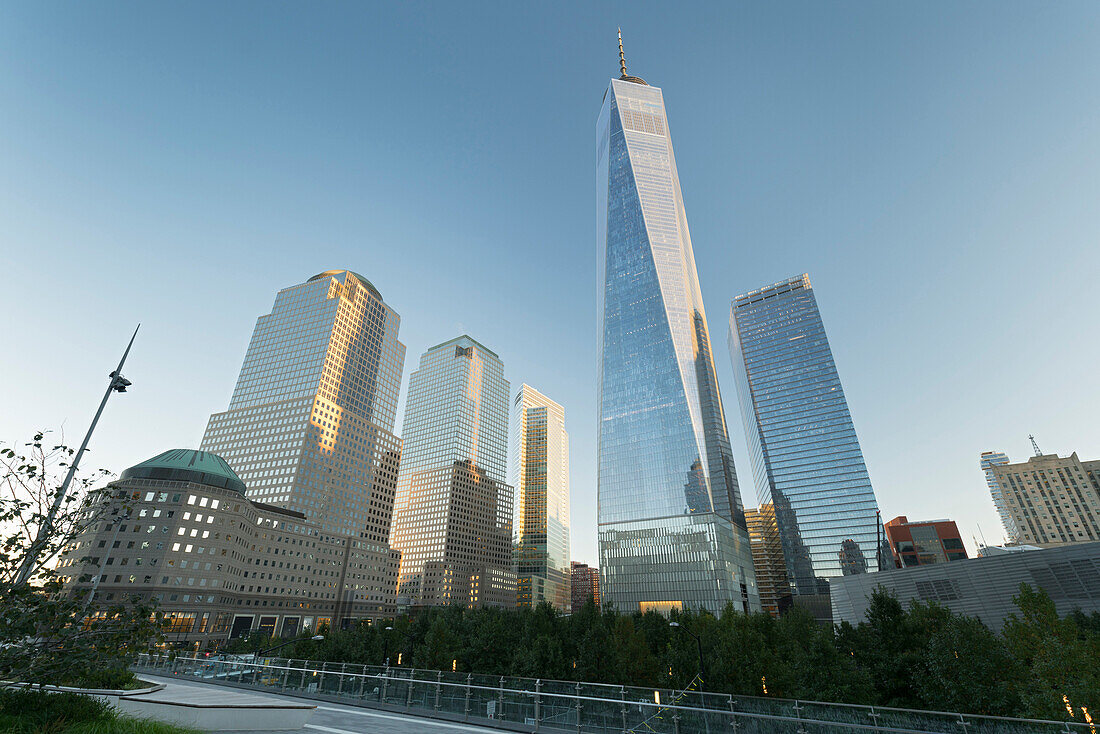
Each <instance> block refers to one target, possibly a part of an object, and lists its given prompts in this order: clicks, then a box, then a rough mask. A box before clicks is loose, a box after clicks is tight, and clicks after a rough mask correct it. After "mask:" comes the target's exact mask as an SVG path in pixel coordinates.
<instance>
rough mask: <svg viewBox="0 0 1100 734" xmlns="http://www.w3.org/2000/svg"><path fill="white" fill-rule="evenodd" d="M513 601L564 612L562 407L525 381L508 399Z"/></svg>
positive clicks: (565, 452)
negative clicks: (512, 491) (513, 505)
mask: <svg viewBox="0 0 1100 734" xmlns="http://www.w3.org/2000/svg"><path fill="white" fill-rule="evenodd" d="M511 423H512V432H511V445H510V448H509V455H510V457H511V479H512V486H513V487H515V491H516V497H517V498H518V502H517V503H516V512H515V521H514V526H513V527H514V531H515V540H516V543H515V570H516V603H517V604H518V605H519V606H521V607H522V606H526V607H531V606H536V605H538V604H539V603H541V602H544V601H545V602H549V603H550V604H553V605H554V606H555V607H557V608H558V609H560V610H562V611H568V610H569V605H570V602H571V597H570V595H569V434H568V433H566V432H565V410H564V409H563V408H562V407H561V406H560V405H558V404H557V403H555V402H554V401H553V400H551V399H550V398H548V397H546V396H545V395H543V394H542V393H540V392H539V391H538V390H536V389H535V388H533V387H531V386H530V385H523V386H522V387H521V388H520V389H519V392H518V393H516V397H515V399H514V400H513V401H512V421H511Z"/></svg>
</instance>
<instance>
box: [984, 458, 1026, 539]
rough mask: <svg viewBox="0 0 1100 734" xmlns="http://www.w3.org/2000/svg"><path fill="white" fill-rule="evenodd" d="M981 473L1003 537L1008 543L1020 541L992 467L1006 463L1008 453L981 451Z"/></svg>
mask: <svg viewBox="0 0 1100 734" xmlns="http://www.w3.org/2000/svg"><path fill="white" fill-rule="evenodd" d="M978 461H979V464H980V465H981V467H982V473H983V474H985V483H986V486H988V487H989V496H990V498H991V499H992V500H993V507H994V508H995V509H996V510H997V517H999V518H1000V519H1001V526H1002V527H1003V528H1004V531H1005V538H1006V539H1007V540H1008V542H1009V543H1018V542H1019V541H1020V530H1019V528H1017V527H1016V521H1015V520H1013V519H1012V513H1011V512H1009V511H1008V507H1007V506H1005V498H1004V490H1003V489H1001V485H1000V483H999V482H998V481H997V475H996V474H995V473H994V471H993V467H995V466H1002V465H1004V464H1007V463H1008V454H1006V453H1004V452H1003V451H983V452H982V455H981V457H979V460H978Z"/></svg>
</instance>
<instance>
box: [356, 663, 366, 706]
mask: <svg viewBox="0 0 1100 734" xmlns="http://www.w3.org/2000/svg"><path fill="white" fill-rule="evenodd" d="M366 687H367V669H366V667H364V668H363V672H362V673H361V674H360V676H359V695H358V696H356V698H358V699H362V698H363V691H364V690H366Z"/></svg>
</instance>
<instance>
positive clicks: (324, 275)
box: [306, 270, 382, 301]
mask: <svg viewBox="0 0 1100 734" xmlns="http://www.w3.org/2000/svg"><path fill="white" fill-rule="evenodd" d="M340 273H350V274H352V275H354V276H355V277H356V279H357V280H358V281H359V282H360V283H362V284H363V285H364V286H366V289H367V290H369V291H370V292H371V293H373V294H374V297H375V298H377V299H378V300H379V301H381V300H382V294H381V293H379V292H378V289H377V288H375V287H374V284H373V283H371V282H370V281H369V280H367V279H366V278H364V277H363V276H362V275H360V274H359V273H357V272H355V271H354V270H326V271H325V272H323V273H317V275H314V276H313V277H312V278H310V279H309V280H307V281H306V282H307V283H312V282H313V281H315V280H320V279H321V278H328V277H330V276H333V275H339V274H340Z"/></svg>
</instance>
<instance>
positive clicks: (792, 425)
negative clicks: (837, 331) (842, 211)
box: [729, 275, 892, 620]
mask: <svg viewBox="0 0 1100 734" xmlns="http://www.w3.org/2000/svg"><path fill="white" fill-rule="evenodd" d="M729 348H730V359H731V360H732V362H733V370H734V373H735V374H736V375H737V377H738V384H737V387H738V395H739V397H740V401H741V413H742V416H743V418H744V422H745V435H746V437H747V439H748V444H749V456H750V459H751V461H752V470H753V476H754V477H755V479H756V488H757V493H758V495H759V500H760V506H761V507H768V508H769V512H774V513H775V523H776V526H777V527H778V530H779V535H780V541H781V545H782V548H783V561H784V565H785V567H786V573H787V580H788V582H789V585H790V589H791V593H792V598H793V601H794V602H795V603H797V604H800V605H802V606H804V607H806V608H808V609H809V610H810V611H811V612H813V614H814V615H815V616H817V617H818V618H819V619H823V620H824V619H829V618H830V616H831V614H832V612H831V608H830V604H829V579H830V578H831V577H835V576H842V575H850V574H854V573H865V572H867V571H874V570H876V569H877V568H878V567H879V554H883V553H884V555H882V563H883V564H884V565H883V568H886V567H887V565H888V564H889V563H890V559H891V557H892V555H891V553H890V550H889V545H888V544H886V541H885V533H883V532H882V530H881V525H880V520H879V518H878V514H877V513H878V503H877V502H876V500H875V493H874V490H872V489H871V480H870V478H869V477H868V476H867V467H866V466H864V463H863V453H862V452H861V451H860V448H859V440H858V439H857V438H856V430H855V427H854V426H853V425H852V417H851V415H850V414H849V413H848V402H847V401H846V400H845V398H844V390H843V388H842V387H841V386H840V376H839V375H838V374H837V371H836V365H835V364H834V363H833V354H832V351H831V350H830V349H829V340H828V338H827V337H826V336H825V325H824V324H823V323H822V322H821V314H820V313H819V312H818V309H817V300H816V299H815V298H814V292H813V288H812V287H811V286H810V278H809V276H808V275H800V276H798V277H797V278H791V279H790V280H785V281H782V282H780V283H776V284H775V285H770V286H768V287H766V288H761V289H759V290H755V291H752V292H751V293H746V294H745V295H741V296H737V298H735V299H734V301H733V304H732V307H731V309H730V330H729ZM876 548H877V550H876Z"/></svg>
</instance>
